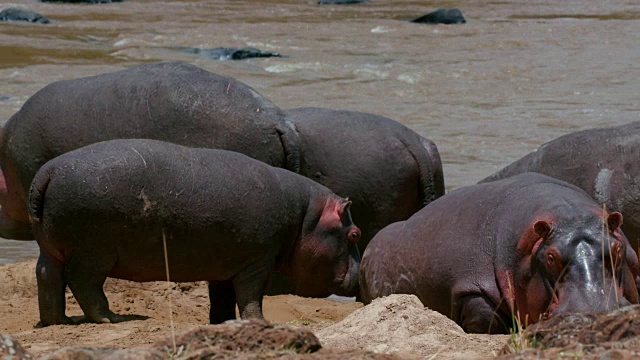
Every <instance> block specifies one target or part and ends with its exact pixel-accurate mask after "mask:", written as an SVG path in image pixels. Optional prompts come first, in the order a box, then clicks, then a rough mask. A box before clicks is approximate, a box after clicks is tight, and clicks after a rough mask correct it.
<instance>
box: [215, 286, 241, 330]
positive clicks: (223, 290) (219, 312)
mask: <svg viewBox="0 0 640 360" xmlns="http://www.w3.org/2000/svg"><path fill="white" fill-rule="evenodd" d="M209 300H210V301H211V308H210V309H209V322H210V323H211V324H221V323H223V322H225V321H227V320H233V319H235V318H236V292H235V290H234V288H233V282H232V281H231V280H228V281H210V282H209Z"/></svg>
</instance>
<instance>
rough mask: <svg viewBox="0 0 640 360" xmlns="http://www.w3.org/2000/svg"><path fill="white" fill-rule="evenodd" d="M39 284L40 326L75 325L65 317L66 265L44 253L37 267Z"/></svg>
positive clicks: (41, 254)
mask: <svg viewBox="0 0 640 360" xmlns="http://www.w3.org/2000/svg"><path fill="white" fill-rule="evenodd" d="M36 279H37V282H38V307H39V310H40V323H39V324H38V325H39V326H49V325H62V324H73V321H72V320H71V318H69V317H67V316H66V315H65V295H64V291H65V289H66V287H67V284H66V282H65V280H64V264H63V263H62V262H60V261H58V260H57V259H55V258H54V257H52V256H51V255H49V254H47V253H46V252H44V251H40V257H39V258H38V263H37V265H36Z"/></svg>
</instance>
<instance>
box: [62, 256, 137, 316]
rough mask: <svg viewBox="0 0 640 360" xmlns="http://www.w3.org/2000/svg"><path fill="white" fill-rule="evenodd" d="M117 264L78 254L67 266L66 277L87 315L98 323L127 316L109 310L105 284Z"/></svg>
mask: <svg viewBox="0 0 640 360" xmlns="http://www.w3.org/2000/svg"><path fill="white" fill-rule="evenodd" d="M114 264H115V260H114V261H112V262H111V261H106V259H100V258H97V257H96V256H92V255H91V254H82V255H77V256H74V257H72V258H71V259H69V262H68V264H67V266H65V271H64V273H65V279H66V281H67V284H69V288H70V289H71V292H72V293H73V296H74V297H75V298H76V300H77V301H78V305H80V308H81V309H82V312H84V314H85V316H86V317H87V318H88V319H89V320H91V321H94V322H97V323H117V322H121V321H124V320H125V318H124V317H123V316H120V315H118V314H115V313H113V312H112V311H111V310H109V302H108V300H107V297H106V295H105V294H104V290H103V286H104V282H105V281H106V280H107V275H108V274H109V271H110V270H111V268H112V267H113V265H114Z"/></svg>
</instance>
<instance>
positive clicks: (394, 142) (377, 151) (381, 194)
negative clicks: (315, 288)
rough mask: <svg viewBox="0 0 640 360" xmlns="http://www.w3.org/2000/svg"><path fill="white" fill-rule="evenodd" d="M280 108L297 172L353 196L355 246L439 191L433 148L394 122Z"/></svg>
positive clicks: (368, 116) (364, 115) (327, 111)
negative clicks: (294, 140)
mask: <svg viewBox="0 0 640 360" xmlns="http://www.w3.org/2000/svg"><path fill="white" fill-rule="evenodd" d="M285 113H286V115H287V118H288V120H289V121H291V123H292V124H293V126H294V127H295V131H296V133H297V135H298V137H299V140H298V143H299V146H300V151H299V152H298V154H299V156H300V161H299V166H300V170H299V173H300V174H301V175H304V176H307V177H309V178H311V179H313V180H315V181H317V182H319V183H321V184H323V185H325V186H326V187H328V188H329V189H331V190H333V191H334V192H335V193H336V194H338V195H340V196H344V197H349V199H350V200H351V201H353V205H352V207H351V214H352V216H353V219H354V221H355V222H356V224H358V225H359V227H360V229H361V231H362V239H361V241H360V242H359V243H358V247H359V248H360V252H363V251H364V249H365V248H366V246H367V244H368V243H369V240H371V238H372V237H373V235H375V234H376V233H377V232H378V231H379V230H380V229H382V228H383V227H385V226H387V225H389V224H391V223H393V222H396V221H400V220H406V219H408V218H409V217H410V216H411V215H413V214H414V213H415V212H416V211H418V210H420V209H421V208H422V207H423V206H425V205H427V204H428V203H430V202H431V201H433V200H435V199H437V198H438V197H440V196H442V195H444V192H445V186H444V175H443V172H442V162H441V160H440V154H439V153H438V148H437V147H436V145H435V144H434V143H433V142H432V141H430V140H428V139H425V138H423V137H422V136H420V135H418V134H417V133H415V132H414V131H413V130H411V129H409V128H407V127H406V126H404V125H402V124H400V123H399V122H397V121H395V120H392V119H389V118H386V117H383V116H379V115H374V114H368V113H363V112H357V111H345V110H341V111H338V110H330V109H323V108H315V107H306V108H297V109H290V110H286V111H285ZM346 159H348V161H345V160H346ZM345 174H349V175H345ZM363 224H364V225H363Z"/></svg>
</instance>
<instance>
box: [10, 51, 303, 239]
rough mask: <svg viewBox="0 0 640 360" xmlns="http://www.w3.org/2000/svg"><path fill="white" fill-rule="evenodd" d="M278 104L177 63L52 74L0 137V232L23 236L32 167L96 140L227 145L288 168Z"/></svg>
mask: <svg viewBox="0 0 640 360" xmlns="http://www.w3.org/2000/svg"><path fill="white" fill-rule="evenodd" d="M283 119H284V115H283V113H282V111H281V110H280V109H279V108H278V107H276V106H275V105H274V104H273V103H271V102H270V101H269V100H267V99H265V98H264V97H263V96H261V95H260V94H258V93H257V92H256V91H255V90H253V89H252V88H251V87H249V86H247V85H245V84H243V83H241V82H239V81H237V80H235V79H232V78H228V77H224V76H220V75H216V74H213V73H210V72H208V71H206V70H203V69H200V68H198V67H196V66H193V65H189V64H185V63H158V64H150V65H142V66H136V67H133V68H130V69H127V70H122V71H117V72H113V73H108V74H102V75H98V76H91V77H86V78H80V79H75V80H65V81H57V82H54V83H52V84H49V85H47V86H46V87H44V88H43V89H42V90H40V91H38V92H37V93H36V94H35V95H33V96H32V97H31V98H29V100H27V102H26V103H25V104H24V105H23V106H22V108H21V109H20V110H19V111H18V112H17V113H16V114H14V115H13V116H12V117H11V118H10V119H9V121H7V123H6V125H5V127H4V129H3V132H4V133H3V134H2V136H0V138H1V140H0V166H1V167H2V173H0V205H2V208H1V209H0V237H3V238H7V239H19V240H31V239H33V235H32V234H31V230H30V227H29V219H28V215H27V206H26V204H27V193H28V190H29V186H30V185H31V180H32V179H33V176H34V175H35V173H36V171H38V169H39V168H40V166H42V165H43V164H44V163H45V162H47V161H48V160H50V159H53V158H54V157H56V156H58V155H60V154H63V153H66V152H68V151H71V150H74V149H77V148H80V147H82V146H85V145H89V144H93V143H96V142H99V141H104V140H112V139H125V138H147V139H156V140H163V141H168V142H172V143H176V144H181V145H186V146H193V147H207V148H220V149H225V150H232V151H237V152H240V153H243V154H245V155H248V156H251V157H253V158H255V159H258V160H261V161H263V162H265V163H267V164H270V165H273V166H277V167H283V168H295V167H296V166H295V164H289V163H287V161H288V160H290V161H293V160H294V159H297V158H298V155H295V154H293V153H292V152H294V151H295V150H296V147H295V146H293V145H290V144H289V143H288V141H295V140H296V139H297V137H296V135H295V134H293V130H292V129H291V127H289V126H287V125H286V124H285V122H284V120H283Z"/></svg>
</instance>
